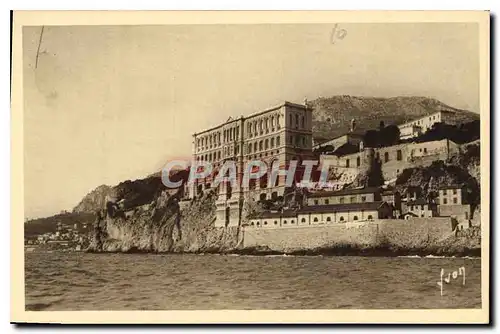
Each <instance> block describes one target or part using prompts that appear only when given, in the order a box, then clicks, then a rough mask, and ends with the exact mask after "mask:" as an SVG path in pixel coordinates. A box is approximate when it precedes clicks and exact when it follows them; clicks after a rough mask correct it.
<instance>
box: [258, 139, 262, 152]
mask: <svg viewBox="0 0 500 334" xmlns="http://www.w3.org/2000/svg"><path fill="white" fill-rule="evenodd" d="M259 151H262V140H261V141H260V142H259Z"/></svg>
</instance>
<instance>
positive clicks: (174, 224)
mask: <svg viewBox="0 0 500 334" xmlns="http://www.w3.org/2000/svg"><path fill="white" fill-rule="evenodd" d="M215 199H216V196H215V195H214V194H213V193H208V194H206V195H203V196H202V197H199V198H197V199H196V200H194V201H192V202H191V203H190V204H189V205H188V206H187V207H185V208H184V209H182V210H181V209H180V207H179V204H178V202H177V196H175V195H169V194H168V193H167V192H162V193H161V194H160V195H159V196H158V197H157V198H155V199H154V200H153V201H152V202H151V203H150V204H149V205H143V206H138V207H135V208H130V209H129V211H127V212H125V215H123V216H121V215H117V216H116V217H109V216H107V217H106V218H103V219H102V222H100V225H101V226H105V227H104V228H98V229H95V230H94V231H96V235H95V236H94V238H93V239H95V240H100V244H99V243H98V242H95V243H93V244H92V245H91V247H90V248H89V250H90V251H96V252H102V251H104V252H132V251H134V252H178V253H184V252H190V253H202V252H225V251H229V250H232V249H235V248H236V246H237V244H238V232H239V228H237V227H233V228H223V227H220V228H219V227H215V226H214V220H215ZM97 234H99V235H97Z"/></svg>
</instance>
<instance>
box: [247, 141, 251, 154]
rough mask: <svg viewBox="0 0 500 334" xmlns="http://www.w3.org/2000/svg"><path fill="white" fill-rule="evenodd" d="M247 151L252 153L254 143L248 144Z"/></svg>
mask: <svg viewBox="0 0 500 334" xmlns="http://www.w3.org/2000/svg"><path fill="white" fill-rule="evenodd" d="M247 153H252V143H250V144H248V152H247Z"/></svg>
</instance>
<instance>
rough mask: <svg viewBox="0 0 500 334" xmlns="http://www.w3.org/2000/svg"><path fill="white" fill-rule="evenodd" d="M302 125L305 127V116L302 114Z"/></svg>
mask: <svg viewBox="0 0 500 334" xmlns="http://www.w3.org/2000/svg"><path fill="white" fill-rule="evenodd" d="M302 127H303V128H304V127H305V122H304V116H302Z"/></svg>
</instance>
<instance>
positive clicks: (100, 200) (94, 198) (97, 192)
mask: <svg viewBox="0 0 500 334" xmlns="http://www.w3.org/2000/svg"><path fill="white" fill-rule="evenodd" d="M112 192H113V188H112V187H110V186H107V185H105V184H103V185H100V186H99V187H97V188H95V189H94V190H92V191H91V192H90V193H88V194H87V195H85V197H83V198H82V200H81V201H80V203H78V205H77V206H75V207H74V208H73V213H82V212H94V211H95V210H96V209H97V208H103V207H104V205H105V204H106V196H109V195H111V194H112Z"/></svg>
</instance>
